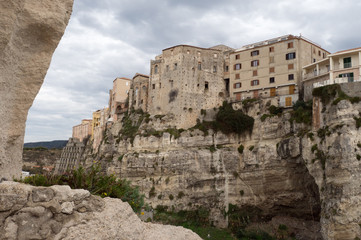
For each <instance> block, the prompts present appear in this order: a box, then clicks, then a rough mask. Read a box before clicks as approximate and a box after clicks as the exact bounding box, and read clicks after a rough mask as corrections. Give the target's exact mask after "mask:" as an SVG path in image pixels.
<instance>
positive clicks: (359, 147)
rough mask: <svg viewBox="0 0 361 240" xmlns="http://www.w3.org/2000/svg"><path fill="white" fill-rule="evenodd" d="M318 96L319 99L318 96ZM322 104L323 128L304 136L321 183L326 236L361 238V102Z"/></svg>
mask: <svg viewBox="0 0 361 240" xmlns="http://www.w3.org/2000/svg"><path fill="white" fill-rule="evenodd" d="M316 100H317V99H316ZM321 109H322V107H321V108H319V113H318V114H316V115H317V116H319V117H320V119H319V121H317V122H318V123H320V124H321V125H320V127H321V128H320V129H316V130H317V131H316V130H315V131H314V132H313V135H314V137H313V138H307V137H304V138H303V139H302V156H303V159H304V161H305V164H306V166H307V168H308V170H309V172H310V174H311V175H312V176H313V177H314V178H315V181H316V183H317V185H318V188H319V192H320V198H321V202H322V206H321V207H322V208H321V209H322V211H321V227H322V236H323V238H324V239H339V240H341V239H342V240H354V239H360V238H361V227H360V226H361V225H360V224H361V187H360V183H361V161H360V160H361V129H360V128H358V127H357V125H356V121H355V118H356V119H357V118H360V112H361V103H357V104H351V103H350V102H349V101H346V100H342V101H340V102H339V103H338V104H337V105H332V104H329V105H328V106H327V107H326V108H325V109H326V111H322V110H321Z"/></svg>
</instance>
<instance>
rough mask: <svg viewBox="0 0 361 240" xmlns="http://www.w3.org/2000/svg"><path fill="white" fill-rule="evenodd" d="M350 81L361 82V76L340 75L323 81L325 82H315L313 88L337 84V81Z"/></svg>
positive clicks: (338, 82)
mask: <svg viewBox="0 0 361 240" xmlns="http://www.w3.org/2000/svg"><path fill="white" fill-rule="evenodd" d="M348 82H361V77H360V78H354V77H338V78H335V79H334V80H326V81H323V82H317V83H314V84H313V88H318V87H323V86H327V85H332V84H335V83H337V84H340V83H348Z"/></svg>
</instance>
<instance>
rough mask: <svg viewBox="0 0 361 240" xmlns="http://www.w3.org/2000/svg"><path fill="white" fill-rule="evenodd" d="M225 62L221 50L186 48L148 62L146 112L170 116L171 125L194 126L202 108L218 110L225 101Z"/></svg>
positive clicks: (165, 52)
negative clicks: (215, 108)
mask: <svg viewBox="0 0 361 240" xmlns="http://www.w3.org/2000/svg"><path fill="white" fill-rule="evenodd" d="M223 69H224V59H223V53H222V51H221V50H217V49H204V48H198V47H192V46H186V45H180V46H175V47H172V48H169V49H165V50H163V53H162V55H160V56H158V57H157V58H156V60H153V61H152V62H151V76H150V85H149V93H148V94H149V97H148V111H149V113H150V114H151V115H157V114H158V115H163V114H171V115H173V116H174V122H173V124H174V125H175V126H177V127H178V128H188V127H192V126H193V125H195V124H196V119H197V118H198V117H199V116H200V111H201V109H211V108H214V107H218V106H220V105H221V104H222V102H223V101H224V100H225V96H226V86H225V82H224V80H223Z"/></svg>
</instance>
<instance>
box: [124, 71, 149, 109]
mask: <svg viewBox="0 0 361 240" xmlns="http://www.w3.org/2000/svg"><path fill="white" fill-rule="evenodd" d="M148 89H149V76H148V75H144V74H140V73H136V74H135V76H134V77H133V79H132V85H131V87H130V91H129V106H130V108H134V109H135V110H137V109H142V110H143V111H144V112H147V111H148Z"/></svg>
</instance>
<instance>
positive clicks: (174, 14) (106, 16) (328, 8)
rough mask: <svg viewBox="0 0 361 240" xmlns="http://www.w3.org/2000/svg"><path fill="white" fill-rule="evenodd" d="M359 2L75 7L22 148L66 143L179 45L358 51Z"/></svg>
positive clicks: (150, 0)
mask: <svg viewBox="0 0 361 240" xmlns="http://www.w3.org/2000/svg"><path fill="white" fill-rule="evenodd" d="M360 10H361V1H359V0H343V1H339V0H312V1H311V0H302V1H300V0H277V1H276V0H253V1H244V0H222V1H220V0H102V1H94V0H75V3H74V9H73V15H72V17H71V19H70V23H69V25H68V28H67V30H66V32H65V35H64V37H63V39H62V40H61V42H60V44H59V46H58V48H57V50H56V51H55V53H54V56H53V60H52V63H51V65H50V69H49V71H48V74H47V76H46V78H45V81H44V84H43V86H42V88H41V90H40V92H39V94H38V96H37V97H36V99H35V101H34V103H33V106H32V107H31V109H30V111H29V115H28V121H27V127H26V135H25V142H33V141H48V140H60V139H68V138H69V137H71V131H72V126H74V125H77V124H79V123H80V121H81V119H84V118H91V116H92V112H93V111H95V110H97V109H101V108H103V107H105V106H107V104H108V91H109V89H110V88H112V81H113V80H114V79H115V78H116V77H128V78H132V77H133V76H134V74H135V73H137V72H139V73H144V74H149V65H150V60H151V59H153V58H154V57H155V56H156V55H158V54H160V53H161V51H162V49H165V48H167V47H171V46H174V45H178V44H189V45H195V46H200V47H212V46H214V45H218V44H225V45H228V46H230V47H233V48H239V47H241V46H243V45H246V44H249V43H253V42H258V41H262V40H266V39H269V38H273V37H278V36H281V35H286V34H293V35H299V34H300V33H301V34H302V35H303V36H305V37H307V38H309V39H311V40H312V41H314V42H317V43H319V44H320V45H321V46H322V47H323V48H325V49H327V50H329V51H330V52H335V51H338V50H343V49H348V48H354V47H360V46H361V31H360V29H361V18H360Z"/></svg>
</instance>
